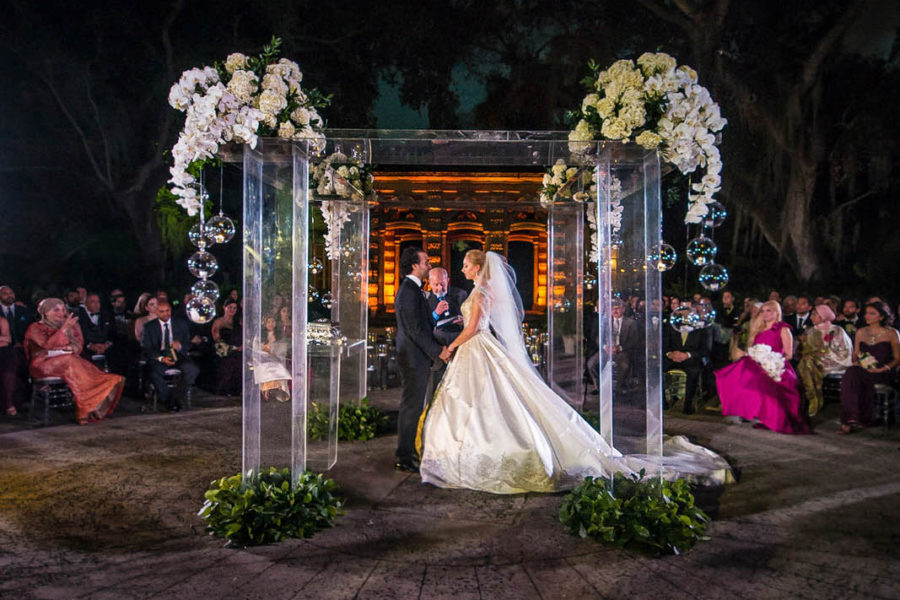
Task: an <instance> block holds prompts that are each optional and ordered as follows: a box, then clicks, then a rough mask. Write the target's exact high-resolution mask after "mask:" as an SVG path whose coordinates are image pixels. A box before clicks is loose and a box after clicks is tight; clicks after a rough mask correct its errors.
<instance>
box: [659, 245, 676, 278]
mask: <svg viewBox="0 0 900 600" xmlns="http://www.w3.org/2000/svg"><path fill="white" fill-rule="evenodd" d="M654 258H656V269H657V270H658V271H659V272H660V273H662V272H664V271H668V270H669V269H671V268H672V267H674V266H675V263H676V262H678V252H676V251H675V248H673V247H672V246H670V245H669V244H665V243H663V244H660V246H659V252H658V253H656V255H655V256H654Z"/></svg>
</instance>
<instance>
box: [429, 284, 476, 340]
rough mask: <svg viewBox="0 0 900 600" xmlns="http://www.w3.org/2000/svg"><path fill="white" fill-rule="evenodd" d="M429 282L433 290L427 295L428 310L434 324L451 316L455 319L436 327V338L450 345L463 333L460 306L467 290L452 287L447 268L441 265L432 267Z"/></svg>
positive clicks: (464, 299)
mask: <svg viewBox="0 0 900 600" xmlns="http://www.w3.org/2000/svg"><path fill="white" fill-rule="evenodd" d="M428 283H429V285H430V286H431V291H430V292H428V293H427V294H426V296H425V301H426V302H427V303H428V310H429V311H431V320H432V322H433V323H434V325H437V324H438V322H440V321H444V320H445V319H449V318H451V317H456V319H455V320H454V321H451V322H449V323H446V324H445V325H443V326H441V327H435V329H434V338H435V339H436V340H437V341H439V342H440V343H441V344H443V345H444V346H449V345H450V344H451V343H453V340H455V339H456V337H457V336H458V335H459V334H460V333H462V311H461V310H460V307H461V306H462V303H463V302H465V301H466V296H467V295H468V294H466V291H465V290H461V289H459V288H455V287H450V277H449V275H448V274H447V270H446V269H443V268H441V267H432V269H431V271H429V272H428Z"/></svg>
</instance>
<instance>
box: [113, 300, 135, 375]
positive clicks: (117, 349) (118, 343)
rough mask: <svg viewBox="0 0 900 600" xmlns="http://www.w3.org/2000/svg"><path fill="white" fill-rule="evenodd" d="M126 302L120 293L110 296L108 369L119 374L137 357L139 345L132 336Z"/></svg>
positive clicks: (132, 331) (131, 325) (123, 372)
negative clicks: (110, 342)
mask: <svg viewBox="0 0 900 600" xmlns="http://www.w3.org/2000/svg"><path fill="white" fill-rule="evenodd" d="M126 302H127V301H126V299H125V296H124V295H122V294H118V295H116V296H113V298H112V313H111V315H110V325H111V327H110V330H111V332H110V341H112V347H111V348H110V349H109V350H107V352H106V358H107V360H108V361H109V370H110V371H112V372H113V373H118V374H120V375H124V374H125V373H127V372H128V365H129V364H131V363H132V361H133V360H134V359H135V358H136V357H137V354H138V347H139V345H138V344H137V342H136V340H135V338H134V325H133V324H132V323H131V322H130V319H132V315H131V312H130V311H129V310H128V306H127V304H126Z"/></svg>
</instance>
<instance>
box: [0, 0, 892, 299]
mask: <svg viewBox="0 0 900 600" xmlns="http://www.w3.org/2000/svg"><path fill="white" fill-rule="evenodd" d="M3 15H4V19H3V21H2V22H0V85H2V90H3V93H2V94H0V140H2V143H0V280H3V281H4V282H11V283H13V284H14V285H16V286H17V288H18V289H19V290H22V291H27V290H28V289H29V288H32V287H38V286H40V287H45V288H46V287H50V286H52V285H60V286H68V285H74V284H76V283H86V284H87V285H88V286H89V287H96V288H99V289H108V288H110V287H113V286H123V287H126V288H127V289H129V290H131V291H137V290H138V289H143V288H150V287H153V286H156V285H159V284H163V283H165V284H167V285H169V286H170V287H180V286H183V285H186V284H187V283H188V282H189V276H188V275H187V273H186V270H185V269H184V268H183V267H182V258H183V253H184V252H185V251H186V250H187V248H186V246H185V247H182V248H172V247H166V246H165V244H164V243H163V241H162V237H161V235H160V231H159V226H158V219H157V215H156V214H155V213H154V211H153V206H154V204H153V202H154V198H155V193H156V190H157V189H158V188H159V186H160V185H162V184H163V183H164V182H165V180H166V178H167V170H166V166H165V162H164V152H165V151H166V149H167V148H168V147H170V146H171V144H172V143H173V141H174V139H175V137H176V135H177V130H178V128H179V127H180V124H181V114H180V113H177V112H176V111H174V110H173V109H171V108H170V107H169V106H168V104H167V103H166V97H167V92H168V88H169V86H170V85H171V84H172V83H173V82H174V81H175V80H176V79H177V78H178V76H179V75H180V73H181V72H182V71H183V70H184V69H186V68H189V67H192V66H198V65H203V64H211V62H212V61H213V60H221V59H223V58H224V57H225V56H226V55H227V54H228V53H230V52H233V51H242V52H245V53H254V52H257V51H259V50H260V49H261V47H262V45H263V44H264V43H266V42H267V41H268V40H269V39H270V37H271V36H272V34H275V35H279V36H281V37H282V38H283V40H284V55H286V56H289V57H292V58H294V59H296V60H297V61H298V62H299V63H300V65H301V67H302V69H303V70H304V82H303V83H304V86H305V87H318V88H320V89H322V90H323V91H325V92H327V93H333V94H334V104H333V105H332V107H330V108H329V109H327V111H326V112H325V115H326V117H327V118H328V121H329V125H330V126H332V127H354V128H362V127H375V126H378V127H387V128H390V127H397V126H398V125H402V124H403V123H404V120H403V119H404V118H405V117H404V116H403V115H402V114H398V113H396V112H388V111H385V110H383V109H381V112H380V113H379V114H376V107H377V106H383V104H378V103H377V99H378V97H379V94H380V93H384V92H385V91H386V90H388V91H390V89H395V90H396V93H398V94H399V98H400V100H401V101H402V102H403V103H404V104H405V105H406V106H407V107H408V108H410V109H413V110H419V111H421V112H422V113H423V114H425V115H426V116H427V122H428V126H430V127H432V128H455V127H465V128H486V129H487V128H490V129H562V128H564V124H563V123H562V120H561V117H562V114H563V113H564V111H565V110H567V109H571V108H574V107H577V106H578V105H580V99H581V97H582V95H583V93H584V92H583V90H582V89H581V88H580V86H579V85H578V83H577V82H578V81H579V79H580V78H581V77H582V76H583V75H585V72H586V64H587V61H588V59H590V58H594V59H596V60H597V61H598V62H600V63H601V64H606V63H611V62H612V61H614V60H615V59H617V58H622V57H626V58H636V57H637V56H638V55H639V54H641V53H642V52H644V51H648V50H651V51H652V50H661V51H666V52H669V53H671V54H673V55H674V56H676V57H677V58H678V59H679V62H680V63H686V64H690V65H692V66H694V67H695V68H696V69H697V70H698V72H699V73H700V78H701V83H703V84H704V85H706V86H707V87H709V88H710V90H711V91H712V93H713V95H714V97H715V98H716V100H717V101H718V102H719V103H720V104H721V106H722V112H723V114H724V115H725V116H726V117H727V118H728V119H729V121H730V123H729V126H728V127H727V128H726V129H725V132H724V138H723V145H722V151H723V155H724V160H725V170H724V174H723V179H724V189H723V191H722V193H721V200H722V201H723V202H724V203H725V204H726V206H727V207H728V208H729V210H730V212H731V217H730V218H729V220H728V222H727V225H726V226H725V227H723V228H722V230H720V231H718V232H717V241H718V243H719V245H720V253H721V258H722V260H721V262H723V263H724V264H727V265H729V267H730V268H731V271H732V287H733V288H734V289H736V290H738V291H739V292H742V291H743V292H748V293H750V292H753V293H763V291H765V290H766V289H768V288H771V287H776V288H779V289H782V290H791V291H801V290H809V291H813V292H815V293H826V292H827V293H833V292H837V293H840V294H850V293H853V294H869V293H876V292H877V293H882V294H887V295H892V296H893V297H894V298H897V297H900V289H898V284H897V281H898V279H900V278H898V275H900V270H898V262H900V261H898V259H900V239H898V236H897V235H896V230H897V225H898V219H897V217H896V212H897V202H896V200H895V198H896V197H897V195H898V191H900V190H898V189H897V188H898V183H897V182H898V177H897V174H898V148H897V141H896V140H898V139H900V121H898V120H897V119H895V118H894V114H893V113H894V111H895V107H896V104H897V99H898V97H900V96H898V92H900V70H898V54H900V44H898V42H897V39H898V38H897V35H896V33H897V25H898V23H900V9H898V8H897V6H896V4H895V3H894V2H889V1H886V0H885V1H880V0H870V1H866V0H847V1H843V0H842V1H838V0H825V1H822V0H818V1H812V0H797V1H795V2H791V3H784V2H776V1H775V0H759V1H754V2H734V1H730V0H638V1H635V2H619V1H614V0H595V1H593V2H584V1H581V0H558V1H553V2H551V1H539V0H496V1H494V2H490V3H484V2H475V1H469V0H419V1H416V2H412V1H407V0H398V1H385V2H355V1H351V0H335V1H333V2H328V3H321V2H310V1H299V2H298V1H289V0H270V1H266V2H262V1H259V2H247V1H243V2H237V1H233V0H220V1H217V2H208V1H204V0H198V1H193V2H191V1H187V0H170V1H166V2H153V3H147V2H137V1H132V2H127V1H124V2H115V3H108V2H79V3H63V2H44V3H33V2H27V1H24V0H22V1H16V0H7V1H5V2H3ZM225 177H226V188H227V193H226V196H225V199H224V200H225V204H226V210H228V211H229V212H231V213H236V212H237V211H238V205H239V201H240V199H239V196H238V194H239V188H238V187H236V186H234V185H233V184H234V183H235V182H236V181H238V180H239V175H238V174H237V173H234V172H232V173H229V172H226V176H225ZM229 181H230V183H229ZM666 185H667V186H668V188H670V189H671V190H672V192H671V193H669V194H668V197H670V198H672V199H673V202H672V204H673V205H672V206H671V207H670V210H669V212H668V214H667V217H666V223H665V234H666V237H667V238H668V239H669V240H670V241H672V243H673V244H674V245H675V246H676V247H678V248H679V249H681V248H683V247H684V242H685V239H686V236H687V235H690V234H689V233H686V232H685V231H684V227H683V226H682V225H681V224H680V215H682V214H683V206H684V201H683V194H680V195H679V194H678V193H677V190H678V189H680V187H683V186H684V182H683V180H679V179H678V178H677V177H675V176H671V177H670V178H669V179H668V180H667V181H666ZM234 247H236V245H233V246H232V248H234ZM220 254H221V256H220V260H221V261H222V262H223V270H224V272H223V274H222V276H221V278H220V277H217V279H219V280H220V281H222V282H223V287H226V288H227V287H228V286H229V284H233V283H234V282H235V281H236V280H237V276H238V271H237V270H238V269H239V253H238V252H235V250H234V249H229V250H227V251H221V252H220ZM684 281H685V269H684V267H683V264H682V265H680V266H679V268H678V269H676V270H675V272H673V273H670V274H669V275H667V285H668V286H669V288H670V289H671V288H676V289H687V290H688V291H692V285H693V284H691V283H688V284H685V283H684ZM686 281H688V282H692V281H695V273H693V272H692V271H691V270H690V269H688V270H687V279H686ZM20 296H21V294H20Z"/></svg>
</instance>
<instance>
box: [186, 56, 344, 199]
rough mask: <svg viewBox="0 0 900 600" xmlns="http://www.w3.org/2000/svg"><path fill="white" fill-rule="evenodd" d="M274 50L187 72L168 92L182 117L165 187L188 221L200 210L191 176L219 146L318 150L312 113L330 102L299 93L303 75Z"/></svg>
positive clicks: (318, 131) (320, 139) (319, 126)
mask: <svg viewBox="0 0 900 600" xmlns="http://www.w3.org/2000/svg"><path fill="white" fill-rule="evenodd" d="M280 47H281V40H280V39H278V38H272V41H271V42H270V43H269V44H268V45H267V46H266V47H265V48H264V49H263V52H262V53H261V54H260V55H259V56H251V57H248V56H246V55H244V54H240V53H234V54H230V55H228V57H227V58H226V59H225V62H224V63H215V66H213V67H209V66H207V67H203V68H197V69H189V70H187V71H185V72H184V73H183V74H182V75H181V78H180V79H179V80H178V82H177V83H175V84H174V85H173V86H172V88H171V89H170V90H169V104H170V105H171V106H172V107H173V108H175V109H177V110H180V111H182V112H184V113H185V122H184V128H183V129H182V130H181V133H180V134H179V136H178V141H177V142H176V143H175V146H174V147H173V148H172V158H173V161H174V164H173V165H172V167H171V169H170V174H171V178H170V179H169V183H170V184H171V186H172V187H171V193H172V194H174V195H175V196H176V197H177V200H176V202H177V203H178V204H179V205H181V206H182V207H184V209H185V210H187V213H188V215H191V216H193V215H196V214H197V212H198V210H199V209H200V198H199V194H198V188H197V186H196V185H194V184H195V183H196V177H195V175H194V173H197V172H198V171H199V168H198V165H200V166H202V164H204V162H205V161H207V160H211V159H213V158H214V157H215V155H216V153H217V152H218V151H219V147H220V146H221V145H222V144H226V143H228V142H232V141H233V142H240V143H245V144H249V145H250V147H251V148H253V147H256V143H257V139H258V137H259V136H269V135H272V136H278V137H280V138H283V139H291V140H301V139H308V140H312V142H313V143H314V145H315V146H316V147H319V148H321V147H323V146H324V142H325V137H324V133H323V131H324V128H325V124H324V121H323V120H322V117H321V116H319V113H318V109H320V108H322V107H324V106H327V105H328V103H329V101H330V98H329V97H326V96H323V95H322V94H320V93H319V92H318V91H316V90H311V91H308V92H304V91H303V90H302V89H301V86H300V82H301V81H302V79H303V73H302V72H301V71H300V67H299V66H298V65H297V63H295V62H293V61H291V60H288V59H286V58H278V52H279V49H280Z"/></svg>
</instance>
